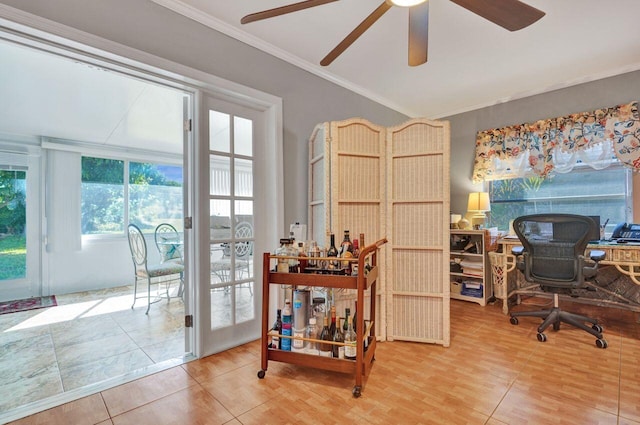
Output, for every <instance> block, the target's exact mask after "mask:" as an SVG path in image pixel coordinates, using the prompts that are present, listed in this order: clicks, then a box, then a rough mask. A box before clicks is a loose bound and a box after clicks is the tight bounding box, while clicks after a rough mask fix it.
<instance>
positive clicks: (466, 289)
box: [460, 281, 483, 298]
mask: <svg viewBox="0 0 640 425" xmlns="http://www.w3.org/2000/svg"><path fill="white" fill-rule="evenodd" d="M482 291H483V286H482V284H481V283H478V282H470V281H469V282H462V289H461V290H460V294H462V295H466V296H467V297H475V298H482V296H483V292H482Z"/></svg>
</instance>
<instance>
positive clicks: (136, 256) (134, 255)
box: [127, 224, 184, 314]
mask: <svg viewBox="0 0 640 425" xmlns="http://www.w3.org/2000/svg"><path fill="white" fill-rule="evenodd" d="M127 233H128V236H129V249H130V250H131V259H132V260H133V267H134V272H135V281H134V286H133V304H132V305H131V308H133V307H134V306H135V305H136V300H137V299H138V298H139V297H138V281H140V280H146V281H147V311H146V312H145V314H149V309H150V308H151V304H153V303H156V302H158V301H160V300H161V298H162V297H160V287H159V286H158V297H157V298H158V299H157V300H154V301H153V302H152V301H151V279H154V278H161V277H171V276H174V278H173V279H170V280H168V281H166V282H164V283H165V284H166V298H167V299H168V300H170V299H171V296H170V295H169V287H170V283H171V282H172V281H174V280H177V281H180V285H181V286H182V274H183V272H184V265H183V264H180V263H177V262H175V261H167V262H165V263H161V264H157V265H149V264H147V242H146V241H145V239H144V235H143V234H142V231H141V230H140V228H139V227H138V226H136V225H135V224H129V226H128V232H127ZM158 285H159V283H158Z"/></svg>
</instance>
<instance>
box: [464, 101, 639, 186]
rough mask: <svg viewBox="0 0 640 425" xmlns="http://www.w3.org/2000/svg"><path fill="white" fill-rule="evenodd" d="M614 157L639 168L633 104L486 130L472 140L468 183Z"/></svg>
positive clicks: (596, 164)
mask: <svg viewBox="0 0 640 425" xmlns="http://www.w3.org/2000/svg"><path fill="white" fill-rule="evenodd" d="M616 158H617V159H618V160H619V161H620V162H621V163H622V164H623V165H624V166H626V167H629V168H632V169H633V170H634V171H638V170H640V115H639V112H638V102H632V103H629V104H626V105H620V106H616V107H612V108H604V109H597V110H595V111H591V112H582V113H578V114H571V115H568V116H565V117H559V118H552V119H547V120H540V121H536V122H534V123H528V124H519V125H513V126H509V127H503V128H495V129H492V130H484V131H480V132H478V134H477V137H476V158H475V165H474V169H473V182H474V183H479V182H481V181H483V180H500V179H508V178H516V177H524V176H528V175H537V176H540V177H542V178H545V177H548V176H549V175H552V174H553V173H566V172H569V171H571V169H572V168H573V166H574V165H575V164H576V163H577V162H582V163H584V164H588V165H590V166H591V167H593V168H595V169H601V168H605V167H607V166H608V165H610V164H611V163H613V162H615V160H616Z"/></svg>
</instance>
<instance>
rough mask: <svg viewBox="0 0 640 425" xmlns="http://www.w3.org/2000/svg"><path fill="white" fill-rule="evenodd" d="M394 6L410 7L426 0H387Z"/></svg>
mask: <svg viewBox="0 0 640 425" xmlns="http://www.w3.org/2000/svg"><path fill="white" fill-rule="evenodd" d="M389 1H390V2H391V3H392V4H393V5H394V6H400V7H412V6H417V5H419V4H420V3H424V2H425V1H427V0H389Z"/></svg>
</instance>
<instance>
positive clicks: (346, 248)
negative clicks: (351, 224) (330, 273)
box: [340, 230, 353, 257]
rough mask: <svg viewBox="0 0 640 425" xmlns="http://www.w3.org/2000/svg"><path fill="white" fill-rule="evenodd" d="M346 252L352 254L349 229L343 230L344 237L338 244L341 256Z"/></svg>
mask: <svg viewBox="0 0 640 425" xmlns="http://www.w3.org/2000/svg"><path fill="white" fill-rule="evenodd" d="M346 252H350V253H351V254H352V255H353V243H352V242H351V237H350V236H349V231H348V230H345V231H344V238H343V239H342V243H341V244H340V254H341V257H344V256H345V255H344V254H345V253H346Z"/></svg>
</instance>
